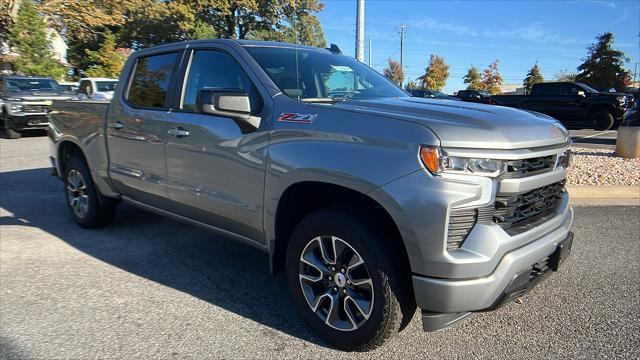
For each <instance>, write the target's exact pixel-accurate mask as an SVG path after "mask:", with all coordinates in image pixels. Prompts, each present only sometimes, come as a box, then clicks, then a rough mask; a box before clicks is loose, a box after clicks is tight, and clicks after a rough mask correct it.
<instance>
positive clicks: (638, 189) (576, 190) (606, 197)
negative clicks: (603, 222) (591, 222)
mask: <svg viewBox="0 0 640 360" xmlns="http://www.w3.org/2000/svg"><path fill="white" fill-rule="evenodd" d="M566 188H567V190H568V191H569V198H570V199H571V203H572V204H573V205H595V206H597V205H601V206H604V205H640V186H638V185H636V186H576V185H567V186H566Z"/></svg>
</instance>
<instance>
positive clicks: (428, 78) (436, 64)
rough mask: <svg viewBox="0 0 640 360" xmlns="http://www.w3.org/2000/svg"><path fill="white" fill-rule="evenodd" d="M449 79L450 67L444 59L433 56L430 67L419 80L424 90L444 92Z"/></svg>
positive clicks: (428, 66)
mask: <svg viewBox="0 0 640 360" xmlns="http://www.w3.org/2000/svg"><path fill="white" fill-rule="evenodd" d="M448 78H449V65H447V64H446V63H445V62H444V59H443V58H441V57H440V56H438V55H436V54H431V58H430V59H429V65H427V68H426V69H425V72H424V75H422V76H421V77H419V78H418V80H419V81H420V84H421V85H422V87H423V88H425V89H429V90H442V88H444V86H445V85H446V84H447V79H448Z"/></svg>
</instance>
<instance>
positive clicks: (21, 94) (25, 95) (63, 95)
mask: <svg viewBox="0 0 640 360" xmlns="http://www.w3.org/2000/svg"><path fill="white" fill-rule="evenodd" d="M75 96H76V95H75V94H74V93H72V92H69V91H51V90H48V91H16V92H7V93H5V95H4V97H5V98H13V99H21V100H69V99H72V98H74V97H75Z"/></svg>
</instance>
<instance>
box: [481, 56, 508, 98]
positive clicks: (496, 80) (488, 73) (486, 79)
mask: <svg viewBox="0 0 640 360" xmlns="http://www.w3.org/2000/svg"><path fill="white" fill-rule="evenodd" d="M498 63H499V61H498V60H496V61H494V62H493V63H491V64H489V66H488V67H487V68H486V69H485V70H484V72H483V73H482V87H483V90H485V91H487V92H488V93H490V94H491V95H495V94H500V93H501V92H502V90H501V86H502V82H503V79H502V75H500V71H499V70H498Z"/></svg>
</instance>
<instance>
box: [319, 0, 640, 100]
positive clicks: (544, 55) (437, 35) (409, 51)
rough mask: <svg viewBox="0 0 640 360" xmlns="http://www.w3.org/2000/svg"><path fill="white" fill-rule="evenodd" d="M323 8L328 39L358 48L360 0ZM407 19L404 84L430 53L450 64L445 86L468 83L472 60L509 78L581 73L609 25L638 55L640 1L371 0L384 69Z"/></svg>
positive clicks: (372, 29) (377, 59) (347, 50)
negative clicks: (535, 69) (534, 72)
mask: <svg viewBox="0 0 640 360" xmlns="http://www.w3.org/2000/svg"><path fill="white" fill-rule="evenodd" d="M321 2H323V3H324V4H325V9H324V10H323V11H322V12H321V13H319V14H318V17H319V19H320V22H321V23H322V27H323V30H324V33H325V38H326V39H327V44H331V43H335V44H336V45H338V46H339V47H340V49H342V51H343V53H344V54H346V55H350V56H354V54H355V28H356V0H321ZM401 25H406V26H407V28H406V30H405V47H404V49H405V50H404V70H405V82H406V81H407V80H408V79H415V78H417V77H418V76H420V75H422V74H424V70H425V68H426V66H427V64H428V61H429V56H430V55H431V54H437V55H439V56H441V57H443V58H444V59H445V61H446V63H447V64H449V74H450V75H449V79H448V81H447V85H446V86H445V88H444V91H445V92H446V93H453V92H454V91H457V90H459V89H463V88H464V87H465V85H464V83H463V81H462V77H463V76H464V75H465V74H466V72H467V70H468V69H469V67H470V66H471V65H475V66H476V67H478V68H479V69H480V70H482V69H484V68H486V67H487V66H488V65H489V64H490V63H491V62H493V61H494V60H496V59H497V60H499V61H500V62H499V69H500V72H501V73H502V76H503V78H504V80H505V81H504V82H505V83H508V84H513V83H516V84H521V83H522V80H523V78H524V77H525V75H526V73H527V71H528V70H529V69H530V68H531V67H532V66H533V65H534V64H535V63H536V62H537V63H538V65H539V66H540V69H541V71H542V75H543V76H544V78H545V79H549V80H551V79H553V78H554V76H555V74H557V73H558V72H559V71H561V70H568V71H570V72H576V71H577V70H576V68H577V67H578V65H580V64H581V63H582V61H581V59H582V58H583V57H585V56H586V54H587V46H589V44H591V43H593V42H594V41H595V37H596V35H598V34H600V33H603V32H607V31H610V32H612V33H613V34H614V37H615V43H614V48H617V49H619V50H622V51H624V52H625V53H626V55H627V57H629V59H630V61H629V62H628V63H627V64H626V67H627V69H629V70H630V71H631V72H632V75H633V71H634V66H635V64H636V63H637V62H638V61H640V60H639V58H640V45H639V41H640V37H639V36H638V35H639V34H640V0H619V1H606V0H566V1H563V0H555V1H549V0H538V1H515V0H511V1H509V0H503V1H473V0H466V1H455V0H452V1H432V0H414V1H399V0H365V59H364V61H365V63H368V59H369V55H368V54H369V38H371V44H372V45H371V49H372V56H371V65H372V67H373V68H374V69H376V70H378V71H380V72H382V69H384V67H385V66H386V65H387V59H389V58H392V59H395V60H397V61H400V35H399V28H400V26H401ZM637 77H638V78H640V65H638V75H637Z"/></svg>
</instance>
